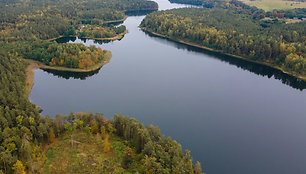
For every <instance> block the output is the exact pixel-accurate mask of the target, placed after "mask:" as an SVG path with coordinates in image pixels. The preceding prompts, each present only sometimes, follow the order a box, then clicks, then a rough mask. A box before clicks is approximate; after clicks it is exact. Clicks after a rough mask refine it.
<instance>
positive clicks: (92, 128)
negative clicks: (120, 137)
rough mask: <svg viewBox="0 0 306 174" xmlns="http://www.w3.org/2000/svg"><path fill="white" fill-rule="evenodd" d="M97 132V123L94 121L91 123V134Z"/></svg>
mask: <svg viewBox="0 0 306 174" xmlns="http://www.w3.org/2000/svg"><path fill="white" fill-rule="evenodd" d="M98 132H99V127H98V123H97V121H96V120H95V119H94V120H92V121H91V133H92V134H97V133H98Z"/></svg>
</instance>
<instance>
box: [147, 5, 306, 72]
mask: <svg viewBox="0 0 306 174" xmlns="http://www.w3.org/2000/svg"><path fill="white" fill-rule="evenodd" d="M228 5H229V7H228V8H222V7H214V8H183V9H173V10H167V11H161V12H154V13H152V14H149V15H147V16H146V18H145V19H144V20H143V21H142V23H141V27H142V28H144V29H145V30H147V31H151V32H155V33H158V34H162V35H165V36H167V37H169V38H172V39H175V40H183V41H187V42H190V43H193V44H197V45H199V46H204V47H208V48H212V49H214V50H218V51H221V52H222V53H227V54H231V55H237V56H241V57H243V58H247V59H249V60H252V61H257V62H263V63H266V64H269V65H271V66H273V67H278V68H281V69H283V70H285V71H287V72H290V73H291V74H295V75H297V76H300V77H305V73H306V58H305V51H306V47H305V44H306V42H305V41H306V38H305V36H306V30H305V29H306V23H305V22H297V23H289V24H287V23H285V22H284V21H282V20H280V19H279V18H278V17H277V16H275V17H273V18H265V17H264V16H261V13H258V11H256V10H255V11H254V12H253V11H252V9H253V8H248V7H247V6H246V5H245V6H246V7H244V8H242V7H241V6H239V7H237V6H234V5H231V4H228Z"/></svg>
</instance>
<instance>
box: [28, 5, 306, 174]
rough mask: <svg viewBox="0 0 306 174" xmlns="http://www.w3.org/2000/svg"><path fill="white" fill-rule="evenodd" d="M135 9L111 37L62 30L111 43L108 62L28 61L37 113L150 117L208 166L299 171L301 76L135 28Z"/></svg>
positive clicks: (303, 104)
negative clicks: (121, 32) (68, 67)
mask: <svg viewBox="0 0 306 174" xmlns="http://www.w3.org/2000/svg"><path fill="white" fill-rule="evenodd" d="M158 3H159V6H160V9H170V8H175V7H184V5H178V4H170V3H169V2H168V1H166V0H158ZM143 18H144V16H131V17H129V18H128V19H127V20H126V21H125V22H124V25H126V26H127V29H128V30H129V33H128V34H127V35H126V36H125V37H124V38H123V39H122V40H120V41H113V42H109V43H102V44H99V43H95V42H94V41H92V40H86V41H82V40H80V39H72V40H73V41H70V42H82V43H84V44H85V45H92V44H94V45H96V46H98V47H101V48H102V49H108V50H111V51H112V53H113V57H112V59H111V61H110V63H108V64H107V65H105V66H104V67H103V68H102V69H100V70H99V71H96V72H93V73H90V74H71V73H70V74H65V73H50V72H46V71H43V70H36V71H35V85H34V86H33V90H32V92H31V94H30V99H31V101H32V102H33V103H35V104H37V105H39V106H42V107H43V109H44V112H43V114H44V115H45V114H49V115H51V116H55V114H57V113H60V114H68V113H69V112H70V110H73V111H75V112H78V111H84V112H86V111H89V110H90V111H93V112H102V113H104V114H105V115H106V117H108V118H112V116H113V115H114V114H119V113H122V114H123V115H128V116H131V117H135V118H136V119H138V120H139V121H141V122H143V123H145V124H154V125H157V126H159V127H160V128H161V131H162V133H163V134H165V135H167V136H171V137H172V138H173V139H175V140H177V141H178V142H180V143H181V144H182V146H183V148H184V149H189V150H191V152H192V156H193V158H194V159H195V160H198V161H200V162H201V163H202V167H203V168H204V169H205V172H207V173H208V174H224V173H230V174H276V173H291V174H305V173H306V92H305V91H306V90H303V89H305V88H306V85H305V83H303V82H301V81H299V80H297V79H295V78H291V77H289V76H286V75H285V74H282V73H280V72H278V71H275V70H273V69H270V68H267V67H264V66H259V65H254V64H251V63H247V62H244V61H239V60H236V59H231V58H229V57H226V56H220V55H216V54H213V53H209V52H205V51H201V50H198V49H195V48H192V47H188V46H184V45H182V44H178V43H175V42H172V41H168V40H166V39H161V38H158V37H153V36H150V35H149V34H146V33H145V32H143V31H141V30H139V29H138V28H137V26H138V25H139V24H140V22H141V21H142V19H143Z"/></svg>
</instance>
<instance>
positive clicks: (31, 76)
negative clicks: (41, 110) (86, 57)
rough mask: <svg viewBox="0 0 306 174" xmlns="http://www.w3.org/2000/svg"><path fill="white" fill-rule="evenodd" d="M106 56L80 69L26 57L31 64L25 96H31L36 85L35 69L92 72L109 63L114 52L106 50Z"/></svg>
mask: <svg viewBox="0 0 306 174" xmlns="http://www.w3.org/2000/svg"><path fill="white" fill-rule="evenodd" d="M105 51H106V53H105V57H104V58H103V60H102V61H100V62H98V63H96V64H94V65H93V66H91V67H88V68H86V69H79V68H66V67H58V66H54V67H53V66H48V65H44V64H43V63H41V62H39V61H36V60H31V59H24V61H25V62H27V63H28V64H29V65H28V66H27V67H26V69H25V71H26V88H25V96H26V97H29V95H30V93H31V90H32V88H33V85H34V70H36V69H49V70H56V71H68V72H79V73H82V72H83V73H86V72H91V71H95V70H98V69H100V68H102V66H103V65H105V64H107V63H108V62H109V61H110V59H111V57H112V52H110V51H108V50H105Z"/></svg>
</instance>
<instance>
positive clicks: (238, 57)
mask: <svg viewBox="0 0 306 174" xmlns="http://www.w3.org/2000/svg"><path fill="white" fill-rule="evenodd" d="M139 28H140V29H142V30H143V31H146V32H148V33H150V34H153V35H155V36H158V37H161V38H166V39H169V40H172V41H175V42H178V43H181V44H185V45H189V46H192V47H196V48H201V49H204V50H207V51H211V52H215V53H220V54H223V55H226V56H230V57H233V58H236V59H241V60H245V61H247V62H252V63H256V64H260V65H264V66H268V67H270V68H273V69H276V70H279V71H281V72H282V73H285V74H287V75H290V76H293V77H295V78H298V79H300V80H303V81H305V82H306V76H303V75H296V74H294V73H292V72H288V71H285V70H284V69H283V68H281V67H278V66H275V65H272V64H269V63H266V62H259V61H255V60H251V59H248V58H245V57H242V56H238V55H233V54H229V53H224V52H222V51H220V50H215V49H213V48H209V47H205V46H202V45H199V44H195V43H192V42H188V41H184V40H180V39H175V38H171V37H168V36H165V35H163V34H159V33H156V32H153V31H151V30H149V29H147V28H145V27H140V26H139Z"/></svg>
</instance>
